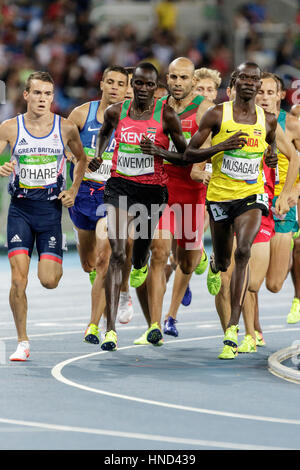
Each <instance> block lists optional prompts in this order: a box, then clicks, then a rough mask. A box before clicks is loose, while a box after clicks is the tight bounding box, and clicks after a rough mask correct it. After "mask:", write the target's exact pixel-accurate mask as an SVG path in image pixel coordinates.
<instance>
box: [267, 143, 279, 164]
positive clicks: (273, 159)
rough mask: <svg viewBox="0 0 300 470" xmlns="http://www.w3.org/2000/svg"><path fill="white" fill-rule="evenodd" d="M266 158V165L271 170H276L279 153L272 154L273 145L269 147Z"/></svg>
mask: <svg viewBox="0 0 300 470" xmlns="http://www.w3.org/2000/svg"><path fill="white" fill-rule="evenodd" d="M264 158H265V164H266V165H267V166H268V167H269V168H276V166H277V163H278V157H277V153H273V152H272V147H271V145H268V148H267V149H266V150H265V153H264Z"/></svg>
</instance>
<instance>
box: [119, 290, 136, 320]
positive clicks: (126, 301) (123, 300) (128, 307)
mask: <svg viewBox="0 0 300 470" xmlns="http://www.w3.org/2000/svg"><path fill="white" fill-rule="evenodd" d="M132 317H133V306H132V299H131V296H130V294H129V292H120V300H119V307H118V315H117V318H118V320H119V322H120V323H123V324H124V323H129V322H130V320H131V319H132Z"/></svg>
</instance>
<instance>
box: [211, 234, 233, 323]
mask: <svg viewBox="0 0 300 470" xmlns="http://www.w3.org/2000/svg"><path fill="white" fill-rule="evenodd" d="M235 248H236V240H235V238H234V240H233V246H232V253H231V261H230V265H229V267H228V269H227V271H225V272H222V273H221V279H222V284H221V289H220V291H219V293H218V294H217V295H216V296H215V305H216V309H217V313H218V315H219V318H220V322H221V326H222V328H223V331H224V332H225V330H226V328H227V325H228V322H229V320H230V315H231V304H230V281H231V276H232V271H233V268H234V251H235Z"/></svg>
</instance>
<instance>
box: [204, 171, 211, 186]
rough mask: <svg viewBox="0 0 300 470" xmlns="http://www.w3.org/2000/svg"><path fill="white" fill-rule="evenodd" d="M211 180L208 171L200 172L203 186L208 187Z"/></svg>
mask: <svg viewBox="0 0 300 470" xmlns="http://www.w3.org/2000/svg"><path fill="white" fill-rule="evenodd" d="M210 178H211V173H209V172H208V171H202V183H203V184H205V186H208V184H209V182H210Z"/></svg>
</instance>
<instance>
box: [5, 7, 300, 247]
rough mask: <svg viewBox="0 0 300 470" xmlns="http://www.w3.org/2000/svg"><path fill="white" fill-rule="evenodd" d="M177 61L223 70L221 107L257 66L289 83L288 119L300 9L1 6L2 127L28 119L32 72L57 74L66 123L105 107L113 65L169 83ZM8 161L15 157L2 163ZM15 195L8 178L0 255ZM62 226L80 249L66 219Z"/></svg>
mask: <svg viewBox="0 0 300 470" xmlns="http://www.w3.org/2000/svg"><path fill="white" fill-rule="evenodd" d="M178 56H186V57H189V58H190V59H191V60H192V61H193V62H194V64H195V66H196V68H199V67H203V66H205V67H211V68H214V69H217V70H219V71H220V73H221V76H222V84H221V88H220V90H219V95H218V101H219V102H222V101H224V100H225V99H226V96H225V89H226V85H227V83H228V79H229V75H230V73H231V72H232V70H233V69H234V67H235V66H236V65H238V64H239V63H241V62H242V61H244V60H251V61H254V62H257V63H258V64H259V65H260V66H261V67H262V68H263V69H264V70H269V71H272V72H276V73H278V74H279V75H280V76H281V77H282V78H283V79H284V82H285V85H286V88H287V95H286V99H285V101H284V102H283V107H284V108H285V109H287V110H288V109H289V108H290V106H291V105H292V104H294V101H295V89H294V88H293V84H295V81H296V80H300V0H272V1H264V0H257V1H256V2H247V1H243V0H194V1H192V0H181V1H180V0H178V1H175V0H174V1H173V0H171V1H161V0H156V1H155V0H152V1H151V0H149V1H139V0H135V1H125V0H103V1H100V0H81V1H80V2H77V1H74V0H58V1H56V2H55V1H54V2H50V1H47V0H44V1H27V0H14V1H13V2H12V1H10V0H0V80H2V81H3V82H4V83H5V87H6V99H5V103H1V104H0V122H2V121H3V120H5V119H8V118H10V117H13V116H15V115H16V114H18V113H22V112H24V111H25V104H24V100H23V98H22V91H23V84H24V81H25V80H26V78H27V76H28V75H29V74H30V73H31V72H32V71H35V70H47V71H49V72H50V74H51V75H52V76H53V78H54V81H55V86H56V90H55V100H54V105H53V111H54V112H56V113H59V114H61V115H62V116H65V117H67V116H68V114H69V113H70V111H71V110H72V109H73V108H74V107H75V106H77V105H79V104H81V103H83V102H85V101H89V100H94V99H98V98H99V81H100V80H101V76H102V73H103V70H104V69H105V68H106V67H107V66H109V65H113V64H118V65H122V66H135V65H136V64H137V63H138V62H139V61H141V60H147V61H151V62H153V63H154V65H155V66H156V67H157V68H158V70H159V73H160V76H161V80H162V81H164V78H165V74H166V71H167V66H168V64H169V63H170V61H171V60H172V59H173V58H175V57H178ZM298 95H299V94H298ZM8 157H9V154H8V151H6V152H5V153H4V154H3V155H2V156H1V157H0V163H3V161H4V160H5V159H7V158H8ZM6 186H7V180H5V179H1V181H0V246H1V247H3V246H4V244H5V226H6V216H7V207H8V203H9V195H8V194H7V190H6ZM63 227H64V231H65V232H66V233H67V240H68V244H69V246H70V245H71V246H72V244H73V245H74V235H73V232H72V225H71V223H70V221H69V216H68V213H67V211H64V216H63ZM208 236H209V235H208Z"/></svg>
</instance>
